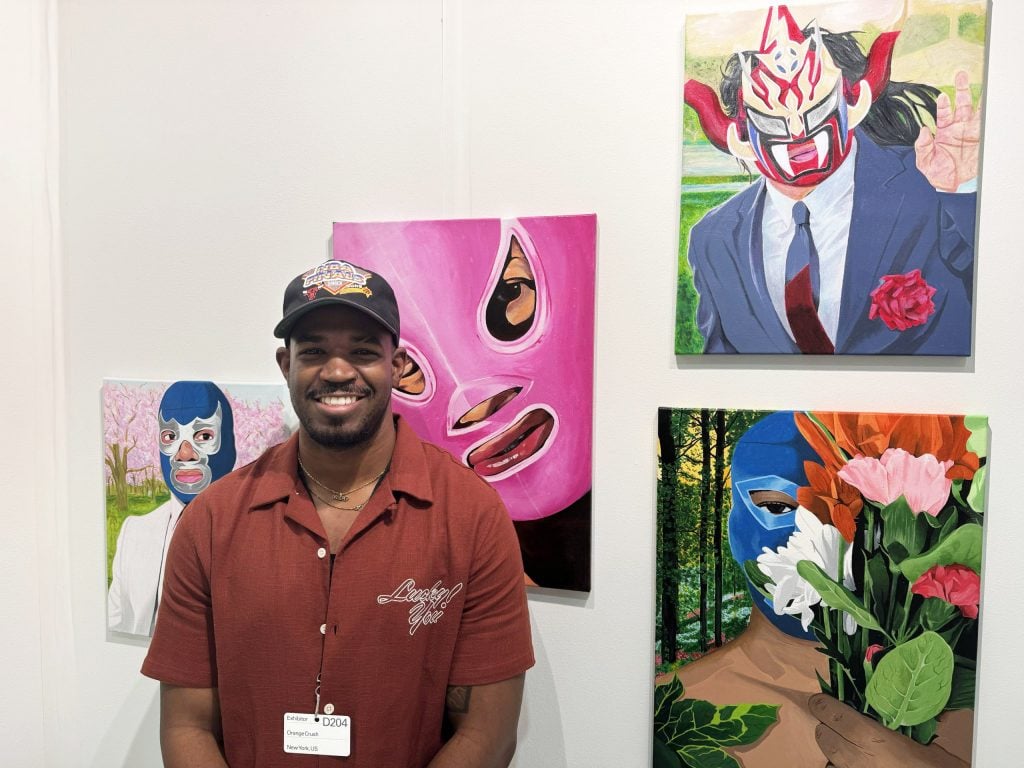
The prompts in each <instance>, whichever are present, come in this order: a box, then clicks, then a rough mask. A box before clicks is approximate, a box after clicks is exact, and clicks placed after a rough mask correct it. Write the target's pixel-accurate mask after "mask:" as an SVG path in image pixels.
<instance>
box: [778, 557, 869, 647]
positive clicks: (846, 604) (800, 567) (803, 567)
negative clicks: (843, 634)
mask: <svg viewBox="0 0 1024 768" xmlns="http://www.w3.org/2000/svg"><path fill="white" fill-rule="evenodd" d="M796 572H797V573H799V574H800V576H801V578H803V579H804V580H805V581H807V583H809V584H810V585H811V586H812V587H814V589H815V591H817V593H818V594H819V595H821V601H822V602H823V603H825V605H827V606H828V607H829V608H834V609H836V610H837V611H846V612H847V613H848V614H850V615H851V616H853V619H854V621H856V622H857V624H859V625H860V626H862V627H867V628H868V629H877V630H878V631H879V632H881V631H882V627H881V625H880V624H879V623H878V621H877V619H875V617H874V616H872V615H871V614H870V613H868V611H867V609H866V608H865V607H864V604H863V603H862V602H861V601H860V600H859V599H858V598H857V596H856V595H854V594H853V592H851V591H850V590H848V589H847V588H846V587H844V586H843V585H842V584H840V583H838V582H835V581H833V580H832V579H830V578H829V577H828V576H827V575H826V574H825V572H824V571H823V570H821V566H819V565H818V564H817V563H814V562H812V561H810V560H801V561H800V562H798V563H797V564H796Z"/></svg>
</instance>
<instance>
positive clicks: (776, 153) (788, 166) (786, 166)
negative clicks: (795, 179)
mask: <svg viewBox="0 0 1024 768" xmlns="http://www.w3.org/2000/svg"><path fill="white" fill-rule="evenodd" d="M772 157H774V158H775V162H776V163H778V164H779V167H780V168H781V169H782V170H783V171H785V172H786V175H787V176H792V175H793V164H792V163H790V162H789V150H788V149H787V148H786V145H785V144H772Z"/></svg>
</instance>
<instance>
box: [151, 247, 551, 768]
mask: <svg viewBox="0 0 1024 768" xmlns="http://www.w3.org/2000/svg"><path fill="white" fill-rule="evenodd" d="M274 333H275V335H276V336H277V337H278V338H283V339H285V346H284V347H282V348H280V349H278V352H277V361H278V365H279V366H280V369H281V372H282V374H283V375H284V377H285V379H286V380H287V382H288V388H289V391H290V393H291V398H292V403H293V405H294V407H295V411H296V414H297V415H298V417H299V422H300V429H299V432H298V434H297V435H296V436H294V437H293V438H292V439H291V440H289V441H288V442H286V443H284V444H282V445H280V446H277V447H275V448H272V449H270V450H269V451H267V452H266V453H265V454H264V455H263V456H262V457H261V458H260V459H258V460H257V461H255V462H253V463H252V464H250V465H249V466H247V467H245V468H243V469H241V470H239V471H238V472H235V473H233V474H231V475H230V476H228V477H227V478H225V479H224V480H223V481H221V482H219V483H216V484H214V485H213V486H212V487H211V488H210V489H209V490H208V491H207V492H206V493H204V494H203V495H202V496H201V497H200V498H199V499H197V500H196V501H195V502H194V503H193V504H192V505H191V506H190V508H189V511H188V514H187V515H185V516H184V518H183V519H182V522H181V524H180V525H179V527H178V533H177V535H176V536H175V538H174V543H173V545H172V548H171V552H170V555H169V562H168V569H167V578H166V581H165V584H164V595H165V597H164V601H163V604H162V605H161V610H160V620H159V622H158V624H157V630H156V633H155V636H154V638H153V644H152V646H151V647H150V652H149V655H148V657H147V659H146V662H145V664H144V665H143V673H144V674H146V675H149V676H150V677H155V678H156V679H158V680H160V681H161V682H162V683H163V684H162V686H161V744H162V748H163V753H164V760H165V764H166V765H168V766H171V767H172V768H173V767H174V766H196V765H202V766H216V765H226V764H229V765H232V766H250V765H255V766H291V765H335V764H337V765H345V766H350V767H351V768H356V767H358V768H383V767H384V766H388V767H389V768H390V767H391V766H396V767H397V766H402V767H403V768H404V767H405V766H410V767H412V768H420V767H422V766H430V768H445V767H449V766H460V767H464V768H471V767H473V766H506V765H507V764H508V763H509V761H510V760H511V758H512V754H513V753H514V751H515V739H516V726H517V722H518V717H519V709H520V704H521V700H522V690H523V677H524V673H525V671H526V669H528V668H529V667H530V666H532V664H533V652H532V647H531V642H530V628H529V619H528V615H527V609H526V596H525V591H524V587H523V571H522V562H521V560H520V557H519V552H518V547H517V545H516V538H515V533H514V531H513V529H512V524H511V521H510V520H509V517H508V514H507V513H506V511H505V509H504V508H503V507H502V505H501V502H500V499H499V498H498V496H497V494H496V493H495V492H494V491H493V490H491V489H490V488H489V487H488V486H487V484H486V483H484V482H483V481H482V480H481V479H479V478H478V477H476V476H475V475H474V474H473V473H472V472H471V471H470V470H468V469H466V468H464V467H460V466H459V465H458V464H457V462H456V461H455V460H454V459H453V458H452V457H451V456H450V455H448V454H446V453H444V452H443V451H441V450H439V449H437V448H435V447H434V446H432V445H429V444H427V443H423V442H421V441H420V440H419V438H418V437H417V436H416V435H415V434H414V433H413V432H412V431H411V430H410V429H409V427H408V425H406V424H405V423H404V422H403V421H402V420H401V419H397V418H395V417H393V415H392V412H391V390H392V388H393V387H394V386H395V385H396V384H397V383H398V381H399V378H400V375H401V372H402V370H403V368H404V366H405V364H406V354H405V351H404V350H403V349H402V348H401V347H399V346H398V334H399V314H398V307H397V304H396V302H395V299H394V293H393V292H392V290H391V287H390V286H389V285H388V283H387V282H386V281H385V280H384V278H382V277H381V276H380V275H378V274H374V273H372V272H369V271H368V270H364V269H361V268H359V267H356V266H354V265H352V264H349V263H347V262H343V261H336V260H329V261H327V262H325V263H323V264H321V265H319V266H317V267H315V268H313V269H310V270H307V271H306V272H304V273H303V274H302V275H299V276H298V277H297V278H296V279H295V280H293V281H292V282H291V283H290V284H289V286H288V288H287V290H286V291H285V300H284V317H283V319H282V320H281V322H280V323H278V325H277V327H276V328H275V331H274ZM443 735H448V736H449V738H448V739H447V740H445V739H444V738H443ZM314 755H315V756H316V757H314ZM325 756H326V757H325ZM342 758H344V759H342Z"/></svg>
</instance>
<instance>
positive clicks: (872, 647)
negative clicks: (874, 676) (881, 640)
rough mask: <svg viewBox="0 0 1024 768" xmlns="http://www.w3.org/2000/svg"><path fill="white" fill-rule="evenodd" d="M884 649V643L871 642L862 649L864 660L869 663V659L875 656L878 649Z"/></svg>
mask: <svg viewBox="0 0 1024 768" xmlns="http://www.w3.org/2000/svg"><path fill="white" fill-rule="evenodd" d="M884 650H885V646H884V645H879V644H878V643H872V644H871V645H869V646H868V648H867V650H866V651H864V660H865V661H867V662H868V663H869V664H870V663H871V660H872V659H873V658H875V654H876V653H878V652H879V651H884Z"/></svg>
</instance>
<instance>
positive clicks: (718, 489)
mask: <svg viewBox="0 0 1024 768" xmlns="http://www.w3.org/2000/svg"><path fill="white" fill-rule="evenodd" d="M724 485H725V411H724V410H722V409H721V408H719V409H718V410H717V411H715V530H714V533H713V534H712V536H713V540H712V546H713V548H714V553H715V647H716V648H717V647H720V646H721V645H722V641H723V637H722V588H723V579H722V574H723V570H724V566H725V563H724V561H723V560H722V506H723V498H722V497H723V496H724V493H725V489H724V488H723V486H724Z"/></svg>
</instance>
